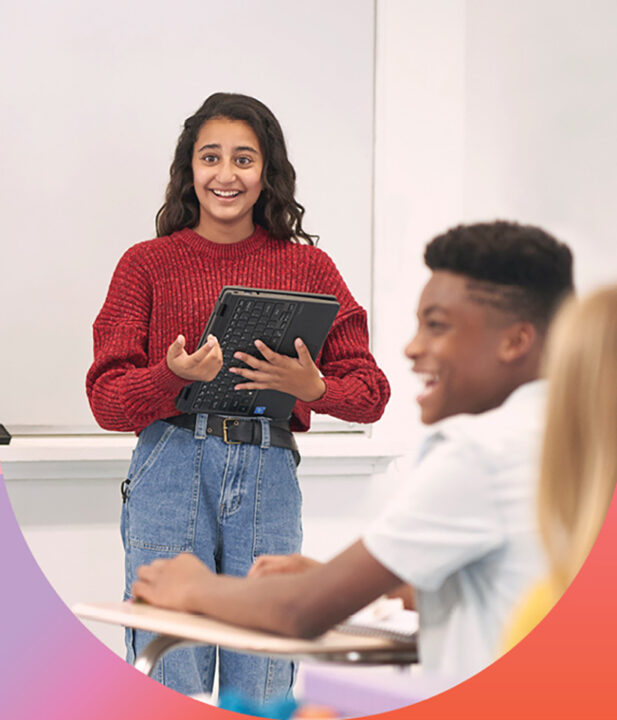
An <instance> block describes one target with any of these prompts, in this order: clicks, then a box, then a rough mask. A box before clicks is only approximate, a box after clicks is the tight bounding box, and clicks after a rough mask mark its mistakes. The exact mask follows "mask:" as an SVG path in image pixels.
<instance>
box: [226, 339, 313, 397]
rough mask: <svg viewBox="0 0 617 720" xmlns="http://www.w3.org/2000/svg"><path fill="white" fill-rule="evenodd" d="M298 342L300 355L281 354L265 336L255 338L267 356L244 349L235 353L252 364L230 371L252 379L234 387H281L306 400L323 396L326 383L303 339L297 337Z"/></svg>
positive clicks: (254, 388) (245, 361)
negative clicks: (271, 346) (260, 356)
mask: <svg viewBox="0 0 617 720" xmlns="http://www.w3.org/2000/svg"><path fill="white" fill-rule="evenodd" d="M294 345H295V348H296V352H297V353H298V357H297V358H293V357H289V356H287V355H279V354H278V353H275V352H274V350H270V348H269V347H268V346H267V345H266V344H265V343H263V342H262V341H261V340H255V347H256V348H257V349H258V350H259V352H260V353H261V354H262V355H263V357H264V359H263V360H260V359H258V358H255V357H253V356H252V355H247V354H246V353H242V352H237V353H234V358H236V359H237V360H242V362H243V363H246V364H247V365H248V366H249V367H248V368H241V367H231V368H229V371H230V372H233V373H236V374H237V375H241V376H242V377H243V378H245V379H246V380H249V381H250V382H247V383H242V384H241V385H236V386H235V387H234V389H235V390H280V391H281V392H285V393H289V394H290V395H294V396H295V397H297V398H298V399H299V400H302V401H304V402H312V401H314V400H319V398H320V397H322V395H323V394H324V393H325V392H326V383H325V382H324V381H323V380H322V378H321V376H320V375H319V370H318V369H317V365H315V363H314V362H313V358H312V357H311V354H310V352H309V351H308V348H307V347H306V345H305V344H304V343H303V342H302V340H301V339H300V338H296V341H295V343H294Z"/></svg>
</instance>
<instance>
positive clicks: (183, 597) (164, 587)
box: [133, 553, 213, 612]
mask: <svg viewBox="0 0 617 720" xmlns="http://www.w3.org/2000/svg"><path fill="white" fill-rule="evenodd" d="M212 576H213V573H212V572H211V571H210V570H209V569H208V568H207V567H206V566H205V565H204V564H203V563H202V562H201V560H200V559H199V558H197V557H195V555H190V554H189V553H182V554H181V555H177V556H176V557H175V558H172V559H170V560H155V561H154V562H153V563H152V564H151V565H140V567H138V568H137V577H138V580H137V581H136V582H134V583H133V596H134V597H135V598H136V599H137V600H143V601H145V602H147V603H150V604H151V605H158V606H159V607H164V608H169V609H171V610H180V611H182V612H197V611H198V610H199V600H200V598H201V597H202V595H203V594H204V593H205V592H207V588H208V581H209V580H210V578H211V577H212Z"/></svg>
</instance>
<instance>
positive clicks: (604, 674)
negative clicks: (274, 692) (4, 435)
mask: <svg viewBox="0 0 617 720" xmlns="http://www.w3.org/2000/svg"><path fill="white" fill-rule="evenodd" d="M0 480H1V481H2V482H0V568H1V571H2V579H3V582H2V591H1V592H0V618H2V620H1V625H0V632H1V636H0V717H1V718H2V720H39V719H41V720H86V719H87V720H109V718H120V719H124V718H129V719H130V720H142V718H143V720H146V718H147V719H148V720H159V719H160V720H163V719H165V720H168V718H182V720H193V719H195V720H197V719H200V718H214V719H217V718H219V719H221V720H224V718H232V717H237V718H240V717H246V716H240V715H236V714H235V713H229V712H227V711H224V710H219V709H217V708H212V707H209V706H206V705H201V704H199V703H197V702H195V701H193V700H189V699H188V698H185V697H183V696H182V695H179V694H177V693H175V692H172V691H170V690H167V689H166V688H163V687H162V686H160V685H158V684H157V683H155V682H154V681H152V680H150V679H149V678H147V677H145V676H143V675H141V674H140V673H138V672H137V671H135V670H133V669H132V668H130V667H129V666H128V665H127V664H126V663H125V662H123V661H122V660H121V659H120V658H118V657H117V656H116V655H114V654H113V653H112V652H111V651H109V650H107V648H105V647H104V646H103V645H102V644H101V643H99V641H98V640H97V639H96V638H95V637H94V636H93V635H91V634H90V633H89V632H88V631H87V630H86V629H85V628H84V626H83V625H82V624H81V623H80V622H79V621H78V620H77V619H76V618H75V617H74V616H73V615H72V613H71V612H70V610H69V609H68V608H67V607H66V606H65V605H64V604H63V603H62V601H61V600H60V598H59V597H58V596H57V594H56V593H55V592H54V590H53V588H52V587H51V586H50V584H49V583H48V581H47V580H46V578H45V576H44V575H43V573H42V572H41V570H40V568H39V567H38V565H37V564H36V562H35V560H34V558H33V557H32V554H31V553H30V550H29V548H28V546H27V544H26V542H25V540H24V537H23V535H22V533H21V531H20V529H19V526H18V524H17V521H16V519H15V516H14V514H13V511H12V508H11V505H10V502H9V499H8V495H7V492H6V487H5V485H4V482H3V478H2V474H1V472H0ZM615 548H617V499H615V498H614V499H613V503H612V505H611V508H610V510H609V513H608V516H607V519H606V522H605V524H604V527H603V528H602V532H601V533H600V536H599V538H598V541H597V542H596V545H595V546H594V548H593V550H592V552H591V554H590V556H589V558H588V560H587V562H586V564H585V566H584V567H583V569H582V570H581V572H580V574H579V576H578V577H577V578H576V580H575V581H574V583H573V584H572V586H571V587H570V588H569V590H568V591H567V593H566V594H565V595H564V597H563V598H562V599H561V601H560V602H559V603H558V604H557V606H556V607H555V608H554V609H553V611H552V612H551V613H550V614H549V616H548V617H547V618H546V619H545V620H544V621H543V622H542V623H541V624H540V625H539V626H538V627H537V628H536V629H535V630H534V631H533V632H532V633H531V634H530V635H529V636H528V637H527V638H526V639H525V640H524V641H523V642H522V643H520V644H519V645H518V646H517V647H515V648H514V649H513V650H512V651H511V652H510V653H508V654H507V655H506V656H505V657H503V658H501V659H500V660H499V661H498V662H496V663H495V664H494V665H492V666H491V667H489V668H487V669H486V670H485V671H484V672H482V673H480V674H479V675H476V676H475V677H473V678H471V679H470V680H468V681H467V682H465V683H463V684H462V685H459V686H457V687H455V688H453V689H452V690H450V691H448V692H446V693H443V694H441V695H438V696H436V697H434V698H431V699H429V700H426V701H424V702H421V703H418V704H416V705H413V706H411V707H407V708H401V709H400V710H395V711H392V712H389V713H383V714H381V715H373V716H372V717H373V718H384V719H386V718H387V719H388V720H407V719H408V718H409V719H411V720H424V719H427V720H428V719H431V720H432V719H435V718H457V720H458V719H460V718H463V719H465V718H474V720H485V719H486V720H489V719H490V720H495V719H497V718H499V720H510V718H512V719H514V718H516V719H517V720H519V718H525V719H526V720H529V719H535V718H543V719H545V720H549V719H552V718H560V719H566V718H573V719H574V718H577V720H578V719H579V718H593V719H594V720H603V719H604V718H607V720H608V718H611V719H612V718H615V717H617V690H616V682H615V667H616V662H615V654H616V648H617V613H616V612H615V609H614V608H615V599H614V598H615V596H616V595H617V572H616V571H617V553H616V552H615Z"/></svg>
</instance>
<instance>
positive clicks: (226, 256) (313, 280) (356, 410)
mask: <svg viewBox="0 0 617 720" xmlns="http://www.w3.org/2000/svg"><path fill="white" fill-rule="evenodd" d="M223 285H245V286H250V287H259V288H272V289H282V290H296V291H307V292H313V293H327V294H331V295H335V296H336V298H337V299H338V301H339V302H340V304H341V308H340V310H339V313H338V315H337V317H336V319H335V321H334V324H333V326H332V328H331V330H330V333H329V335H328V337H327V339H326V342H325V343H324V347H323V350H322V352H321V355H320V356H319V358H318V361H317V365H318V367H319V369H320V371H321V373H322V374H323V376H324V380H325V383H326V392H325V395H324V396H323V397H321V398H320V399H319V400H316V401H315V402H311V403H305V402H301V401H298V402H297V403H296V405H295V407H294V411H293V416H292V419H291V428H292V430H308V428H309V426H310V411H311V410H314V411H315V412H318V413H327V414H329V415H333V416H335V417H339V418H342V419H343V420H348V421H352V422H361V423H362V422H365V423H367V422H374V421H375V420H378V419H379V418H380V417H381V415H382V413H383V410H384V407H385V405H386V402H387V401H388V398H389V396H390V387H389V385H388V381H387V380H386V377H385V375H384V374H383V373H382V372H381V370H380V369H379V368H378V367H377V365H376V364H375V360H374V358H373V356H372V355H371V354H370V352H369V349H368V332H367V325H366V312H365V311H364V310H363V309H362V308H361V307H360V306H359V305H358V304H357V303H356V301H355V300H354V299H353V297H352V295H351V293H350V292H349V290H348V289H347V287H346V285H345V283H344V281H343V279H342V277H341V276H340V274H339V272H338V270H337V269H336V266H335V265H334V263H333V262H332V260H331V259H330V258H329V257H328V256H327V255H326V254H325V253H324V252H322V251H321V250H319V249H317V248H315V247H312V246H309V245H299V244H295V243H291V242H284V241H280V240H276V239H275V238H272V237H270V236H269V235H268V234H267V233H266V231H265V230H263V229H262V228H260V227H257V229H256V231H255V232H254V233H253V235H251V236H250V237H249V238H247V239H246V240H243V241H241V242H239V243H234V244H231V245H226V244H217V243H212V242H210V241H208V240H205V239H204V238H203V237H201V236H200V235H198V234H197V233H196V232H194V231H192V230H190V229H188V228H187V229H184V230H181V231H179V232H176V233H173V234H172V235H171V236H169V237H161V238H155V239H154V240H149V241H147V242H142V243H139V244H137V245H135V246H133V247H132V248H130V249H129V250H128V251H127V252H126V253H125V254H124V256H123V257H122V258H121V260H120V262H119V263H118V267H117V268H116V270H115V272H114V275H113V277H112V280H111V283H110V286H109V292H108V294H107V299H106V300H105V304H104V305H103V308H102V309H101V312H100V313H99V315H98V317H97V318H96V321H95V323H94V363H93V364H92V367H91V368H90V370H89V372H88V376H87V379H86V390H87V393H88V399H89V401H90V406H91V408H92V412H93V413H94V416H95V418H96V419H97V421H98V423H99V424H100V425H101V427H104V428H106V429H108V430H124V431H126V430H133V431H135V432H138V433H139V432H140V431H141V430H143V428H145V427H146V426H147V425H149V424H150V423H152V422H154V421H155V420H158V419H160V418H165V417H170V416H171V415H177V414H178V410H177V409H176V407H175V405H174V398H175V397H176V395H177V394H178V392H179V391H180V390H181V389H182V388H183V387H184V386H185V385H188V384H189V381H187V380H183V379H182V378H179V377H178V376H177V375H174V373H172V372H171V370H169V368H168V367H167V363H166V354H167V349H168V347H169V345H170V344H171V343H172V342H173V341H174V340H175V338H176V337H177V335H178V333H182V334H183V335H184V336H185V337H186V349H187V352H189V353H191V352H193V351H194V350H195V349H196V347H197V343H198V342H199V338H200V337H201V334H202V332H203V329H204V327H205V326H206V322H207V320H208V318H209V316H210V313H211V312H212V309H213V307H214V304H215V302H216V299H217V297H218V295H219V292H220V290H221V288H222V287H223Z"/></svg>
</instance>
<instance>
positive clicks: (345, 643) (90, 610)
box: [72, 601, 418, 675]
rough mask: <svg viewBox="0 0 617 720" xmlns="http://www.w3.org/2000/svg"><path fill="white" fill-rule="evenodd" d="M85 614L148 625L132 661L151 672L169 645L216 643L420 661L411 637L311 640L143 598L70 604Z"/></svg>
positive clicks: (319, 656)
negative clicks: (144, 644)
mask: <svg viewBox="0 0 617 720" xmlns="http://www.w3.org/2000/svg"><path fill="white" fill-rule="evenodd" d="M72 609H73V612H74V613H75V615H77V616H78V617H82V618H85V619H88V620H98V621H100V622H106V623H111V624H113V625H123V626H125V627H132V628H137V629H138V630H148V631H150V632H153V633H156V634H157V637H156V638H155V639H154V640H152V641H151V642H150V643H149V645H147V647H146V648H144V650H143V651H142V652H141V653H140V654H139V655H138V657H137V658H136V660H135V667H136V668H137V669H138V670H141V671H142V672H144V673H145V674H146V675H150V674H151V673H152V671H153V669H154V666H155V665H156V663H157V662H158V660H159V659H160V658H161V657H162V656H163V655H164V654H165V653H166V652H167V651H168V650H171V649H172V648H177V647H179V646H188V645H202V644H205V645H220V646H221V647H224V648H227V649H228V650H232V651H236V652H243V653H250V654H253V655H270V656H276V657H283V658H287V659H290V658H296V659H300V660H321V661H327V662H338V663H354V664H365V665H409V664H410V663H414V662H417V661H418V655H417V648H416V643H415V641H414V642H412V643H409V644H407V643H399V642H394V641H392V640H385V639H382V638H376V637H365V636H362V635H350V634H349V633H343V632H339V631H337V630H330V631H329V632H327V633H325V634H324V635H321V636H320V637H318V638H315V639H314V640H299V639H295V638H286V637H281V636H280V635H273V634H271V633H266V632H260V631H258V630H247V629H246V628H240V627H236V626H234V625H228V624H227V623H222V622H219V621H218V620H212V619H211V618H208V617H204V616H202V615H192V614H190V613H181V612H176V611H173V610H163V609H161V608H157V607H152V606H151V605H146V604H143V603H133V602H130V601H129V602H119V603H79V604H77V605H75V606H74V607H73V608H72Z"/></svg>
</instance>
